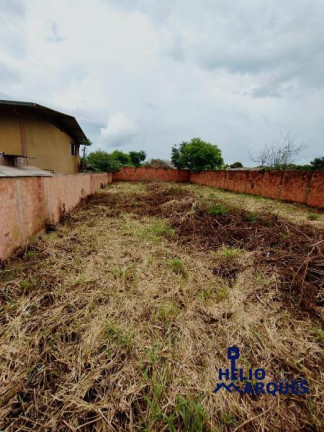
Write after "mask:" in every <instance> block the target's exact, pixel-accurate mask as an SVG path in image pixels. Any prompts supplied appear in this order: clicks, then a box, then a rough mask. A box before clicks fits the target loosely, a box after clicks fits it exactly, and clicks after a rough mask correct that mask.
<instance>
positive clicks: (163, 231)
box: [139, 221, 175, 243]
mask: <svg viewBox="0 0 324 432" xmlns="http://www.w3.org/2000/svg"><path fill="white" fill-rule="evenodd" d="M139 235H140V237H142V238H146V239H148V240H152V241H154V242H156V243H158V242H160V241H161V240H162V237H173V236H174V235H175V230H174V229H173V228H171V227H170V226H169V225H167V224H166V223H164V222H163V221H157V222H155V223H154V224H153V225H150V226H149V227H146V228H144V229H142V230H140V232H139Z"/></svg>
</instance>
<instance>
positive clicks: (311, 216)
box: [307, 213, 319, 221]
mask: <svg viewBox="0 0 324 432" xmlns="http://www.w3.org/2000/svg"><path fill="white" fill-rule="evenodd" d="M307 219H309V220H312V221H316V220H318V219H319V214H318V213H309V215H308V217H307Z"/></svg>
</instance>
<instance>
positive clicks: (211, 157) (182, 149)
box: [81, 133, 324, 172]
mask: <svg viewBox="0 0 324 432" xmlns="http://www.w3.org/2000/svg"><path fill="white" fill-rule="evenodd" d="M304 148H305V146H304V145H303V144H298V143H296V141H295V138H294V137H293V136H292V135H291V134H290V133H288V134H287V135H286V136H284V137H283V140H282V142H280V143H277V144H276V143H272V144H271V145H269V144H267V145H265V146H264V147H263V148H262V149H261V150H259V151H258V152H256V153H254V154H251V153H250V158H251V160H252V161H253V162H254V163H256V164H257V167H258V168H260V169H263V170H267V169H277V170H287V169H290V170H324V157H317V158H315V159H314V160H313V161H311V162H310V163H309V164H306V165H298V164H296V163H295V160H296V158H297V157H298V156H299V155H300V153H301V152H302V151H303V150H304ZM145 159H146V153H145V151H143V150H140V151H130V152H129V153H125V152H123V151H120V150H115V151H113V152H112V153H107V152H105V151H102V150H98V151H94V152H91V153H89V154H88V155H85V151H84V152H83V157H82V158H81V170H82V171H94V172H115V171H119V170H120V168H121V167H127V166H128V167H141V166H146V167H151V168H176V169H188V170H190V171H193V172H200V171H206V170H219V169H234V168H244V167H243V164H242V163H241V162H239V161H237V162H234V163H233V164H231V165H228V164H225V163H224V159H223V156H222V152H221V150H220V148H219V147H218V146H217V145H215V144H212V143H209V142H206V141H203V140H202V139H201V138H193V139H192V140H191V141H183V142H182V143H181V144H177V145H174V146H173V147H172V150H171V160H170V161H166V160H163V159H158V158H155V159H151V160H150V161H146V162H145Z"/></svg>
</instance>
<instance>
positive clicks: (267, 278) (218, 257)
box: [0, 183, 324, 432]
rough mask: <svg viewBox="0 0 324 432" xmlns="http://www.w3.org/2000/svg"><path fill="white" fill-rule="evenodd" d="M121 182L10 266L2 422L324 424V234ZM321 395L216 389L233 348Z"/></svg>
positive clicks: (179, 189)
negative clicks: (266, 393) (240, 392)
mask: <svg viewBox="0 0 324 432" xmlns="http://www.w3.org/2000/svg"><path fill="white" fill-rule="evenodd" d="M201 190H202V189H201V187H197V188H195V187H194V186H186V185H183V186H178V185H177V186H174V185H170V184H163V183H161V184H156V183H152V184H147V185H146V184H123V183H119V184H114V185H112V186H110V187H108V188H107V189H106V190H104V191H102V192H100V193H98V194H96V195H94V196H92V197H89V198H88V199H86V200H84V201H83V202H82V203H81V204H80V206H79V207H78V208H77V209H76V210H75V211H74V212H73V213H72V214H71V215H70V216H68V217H67V218H66V220H65V221H64V223H63V224H61V225H58V226H57V229H56V231H55V232H52V233H50V234H47V235H43V236H42V237H40V238H37V239H34V241H33V242H32V243H31V244H30V245H29V246H28V247H27V248H26V249H25V250H24V251H22V252H21V253H20V254H17V256H16V257H14V258H12V259H11V260H10V261H9V262H8V263H7V265H6V267H5V268H4V269H3V270H2V271H1V275H0V278H1V279H0V282H1V291H0V295H1V315H0V318H1V326H2V332H1V335H0V344H1V347H0V377H1V388H0V429H1V430H8V431H18V430H21V431H30V430H37V431H39V430H44V431H45V430H46V431H60V432H61V431H123V430H124V431H172V432H173V431H180V430H181V431H188V432H189V431H220V432H227V431H234V430H240V431H300V430H303V431H320V430H322V429H323V428H324V419H323V412H324V391H323V367H322V366H323V363H324V356H323V333H324V330H323V278H324V262H323V250H324V243H323V241H324V237H323V231H321V230H320V229H318V228H316V227H314V226H312V225H311V222H310V223H308V224H307V225H304V226H300V225H295V224H293V223H292V222H290V221H287V220H286V219H282V218H280V217H278V215H276V214H273V213H270V214H265V213H260V211H259V209H255V208H254V209H253V210H252V209H251V210H250V211H249V210H247V209H240V208H238V206H235V205H234V204H233V203H232V204H231V203H230V202H229V201H227V202H224V200H223V199H222V200H218V199H217V198H215V197H212V198H211V197H208V196H205V195H204V196H201V197H199V196H198V195H199V194H200V191H201ZM232 345H237V346H239V347H240V349H241V359H240V364H241V367H244V368H245V369H248V368H264V369H265V370H266V373H267V379H268V380H269V381H271V380H274V381H278V380H279V379H281V378H285V379H290V380H291V379H292V378H305V379H307V380H308V381H309V385H310V391H309V393H308V394H306V395H302V396H301V395H298V396H296V395H277V396H276V397H273V396H271V395H259V396H256V395H251V394H246V395H240V394H238V393H231V394H230V393H227V392H226V393H225V392H218V393H217V394H214V393H212V391H213V389H214V388H215V384H216V382H217V381H218V368H220V367H223V368H225V367H227V364H228V361H227V359H226V353H227V347H228V346H232Z"/></svg>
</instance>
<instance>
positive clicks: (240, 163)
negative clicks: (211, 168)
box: [230, 162, 243, 168]
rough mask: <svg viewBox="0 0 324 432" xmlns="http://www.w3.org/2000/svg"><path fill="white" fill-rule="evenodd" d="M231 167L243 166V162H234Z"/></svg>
mask: <svg viewBox="0 0 324 432" xmlns="http://www.w3.org/2000/svg"><path fill="white" fill-rule="evenodd" d="M230 168H243V164H242V162H234V163H232V164H231V165H230Z"/></svg>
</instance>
